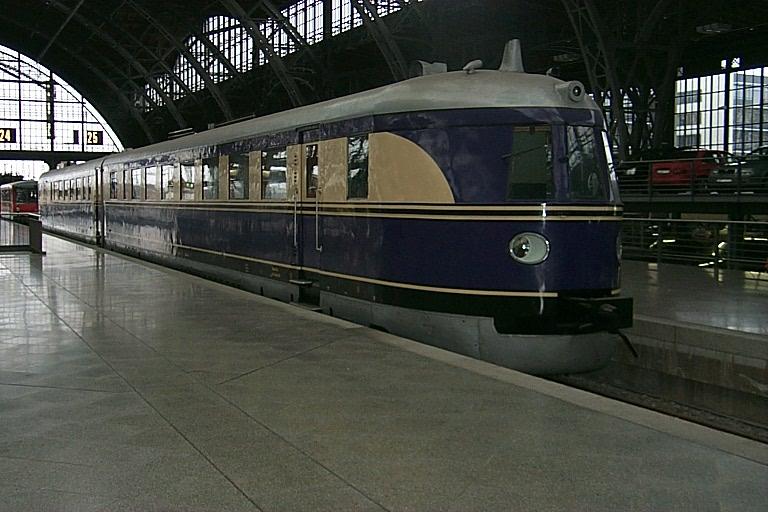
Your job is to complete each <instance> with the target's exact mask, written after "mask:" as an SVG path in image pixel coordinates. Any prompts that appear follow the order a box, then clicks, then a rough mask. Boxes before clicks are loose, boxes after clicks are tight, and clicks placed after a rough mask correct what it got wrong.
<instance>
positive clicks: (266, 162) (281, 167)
mask: <svg viewBox="0 0 768 512" xmlns="http://www.w3.org/2000/svg"><path fill="white" fill-rule="evenodd" d="M287 170H288V167H287V159H286V151H285V148H282V149H273V150H270V151H263V152H262V153H261V198H262V199H286V198H287V197H288V183H287V181H286V171H287Z"/></svg>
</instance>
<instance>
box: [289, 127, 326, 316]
mask: <svg viewBox="0 0 768 512" xmlns="http://www.w3.org/2000/svg"><path fill="white" fill-rule="evenodd" d="M318 136H319V133H318V129H317V128H316V127H313V128H308V129H305V130H302V131H300V132H299V138H298V139H299V145H298V147H297V148H296V153H295V155H296V157H297V160H298V162H297V165H296V168H295V172H294V173H292V174H293V179H294V183H295V186H296V190H295V191H296V194H295V203H294V211H295V212H296V213H295V216H294V218H295V221H296V225H297V229H296V230H295V232H296V234H297V243H296V250H297V265H298V267H299V271H298V276H297V280H296V283H297V284H299V285H300V286H301V293H300V301H301V302H305V303H308V304H315V305H316V304H318V302H319V297H320V296H319V286H318V283H317V274H316V273H314V272H313V271H312V270H313V269H319V268H320V267H321V256H322V219H321V216H320V201H321V197H322V190H321V189H320V187H319V183H320V167H319V165H318V144H317V142H310V141H313V140H317V139H318Z"/></svg>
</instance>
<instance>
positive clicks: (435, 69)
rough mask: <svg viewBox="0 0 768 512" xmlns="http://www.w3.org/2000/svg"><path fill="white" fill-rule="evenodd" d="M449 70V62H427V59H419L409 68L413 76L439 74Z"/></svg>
mask: <svg viewBox="0 0 768 512" xmlns="http://www.w3.org/2000/svg"><path fill="white" fill-rule="evenodd" d="M447 72H448V64H446V63H445V62H427V61H425V60H417V61H415V62H413V63H412V64H411V66H410V69H409V73H408V74H409V75H410V76H411V78H413V77H416V76H427V75H438V74H440V73H447Z"/></svg>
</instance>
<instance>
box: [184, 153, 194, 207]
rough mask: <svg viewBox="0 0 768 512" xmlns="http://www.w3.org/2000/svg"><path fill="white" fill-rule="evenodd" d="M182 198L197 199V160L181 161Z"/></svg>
mask: <svg viewBox="0 0 768 512" xmlns="http://www.w3.org/2000/svg"><path fill="white" fill-rule="evenodd" d="M181 198H182V199H192V200H194V199H195V162H192V161H189V162H181Z"/></svg>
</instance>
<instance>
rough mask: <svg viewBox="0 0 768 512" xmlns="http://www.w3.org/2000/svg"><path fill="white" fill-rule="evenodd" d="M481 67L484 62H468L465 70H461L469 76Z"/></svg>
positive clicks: (476, 60) (477, 60)
mask: <svg viewBox="0 0 768 512" xmlns="http://www.w3.org/2000/svg"><path fill="white" fill-rule="evenodd" d="M481 67H483V61H481V60H480V59H475V60H473V61H469V62H467V63H466V65H465V66H464V67H463V68H461V70H462V71H466V72H467V74H468V75H471V74H472V73H474V72H475V71H477V70H478V69H480V68H481Z"/></svg>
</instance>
